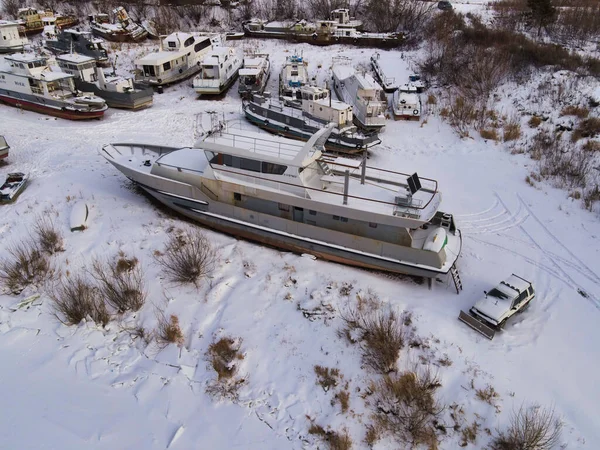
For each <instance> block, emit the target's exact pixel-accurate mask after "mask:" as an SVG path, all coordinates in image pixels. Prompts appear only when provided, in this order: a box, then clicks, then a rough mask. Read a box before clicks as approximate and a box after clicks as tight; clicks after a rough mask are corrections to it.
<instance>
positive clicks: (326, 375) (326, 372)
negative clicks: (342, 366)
mask: <svg viewBox="0 0 600 450" xmlns="http://www.w3.org/2000/svg"><path fill="white" fill-rule="evenodd" d="M315 374H316V375H317V383H318V384H319V385H320V386H321V387H322V388H323V390H324V391H325V392H327V391H328V390H329V389H331V388H332V387H335V386H337V385H338V379H339V377H340V371H339V369H330V368H329V367H323V366H319V365H316V366H315Z"/></svg>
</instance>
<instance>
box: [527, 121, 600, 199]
mask: <svg viewBox="0 0 600 450" xmlns="http://www.w3.org/2000/svg"><path fill="white" fill-rule="evenodd" d="M530 152H531V155H532V158H534V159H539V165H540V169H539V173H540V175H541V176H542V177H544V178H554V179H555V180H557V181H558V182H559V183H560V184H561V185H563V186H566V187H569V188H574V187H581V188H585V187H586V185H587V181H588V178H589V176H590V174H591V171H592V170H593V169H592V168H593V163H594V154H593V153H591V152H585V151H581V150H579V149H578V148H576V147H575V146H574V145H573V144H569V143H568V142H565V141H563V140H562V139H561V138H560V136H550V135H549V134H548V133H545V132H540V133H538V135H537V136H535V137H534V141H533V145H532V147H531V150H530Z"/></svg>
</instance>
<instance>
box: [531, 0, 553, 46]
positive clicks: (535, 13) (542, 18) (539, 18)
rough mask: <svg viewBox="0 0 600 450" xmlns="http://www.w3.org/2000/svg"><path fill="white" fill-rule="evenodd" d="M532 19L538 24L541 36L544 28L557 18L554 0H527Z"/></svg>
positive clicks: (538, 32)
mask: <svg viewBox="0 0 600 450" xmlns="http://www.w3.org/2000/svg"><path fill="white" fill-rule="evenodd" d="M527 6H528V7H529V9H530V10H531V11H530V14H531V19H532V21H533V22H534V23H535V24H536V26H537V35H538V37H539V36H540V34H541V32H542V28H546V27H547V26H548V25H550V24H551V23H552V22H554V21H555V20H556V8H555V7H554V6H552V0H527Z"/></svg>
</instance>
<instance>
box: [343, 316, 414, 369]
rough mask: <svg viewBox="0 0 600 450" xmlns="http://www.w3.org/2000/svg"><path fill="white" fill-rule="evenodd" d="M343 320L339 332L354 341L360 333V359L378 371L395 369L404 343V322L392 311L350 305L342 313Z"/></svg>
mask: <svg viewBox="0 0 600 450" xmlns="http://www.w3.org/2000/svg"><path fill="white" fill-rule="evenodd" d="M342 319H343V320H344V322H345V326H344V328H343V329H342V330H341V332H340V334H341V335H342V336H345V337H346V338H348V339H349V340H350V341H351V342H352V341H354V339H353V338H352V336H354V335H356V334H357V333H358V334H360V335H361V336H360V340H361V350H362V356H363V362H364V363H365V364H366V365H367V366H369V367H371V368H372V369H374V370H376V371H377V372H379V373H384V374H386V373H390V372H393V371H395V370H396V361H398V357H399V356H400V350H401V349H402V348H403V347H404V341H405V334H406V333H405V330H404V324H403V323H402V321H401V320H399V318H398V315H397V314H396V313H395V312H394V311H389V312H385V313H384V312H374V313H373V312H368V311H359V310H357V309H351V310H349V311H348V313H347V314H342Z"/></svg>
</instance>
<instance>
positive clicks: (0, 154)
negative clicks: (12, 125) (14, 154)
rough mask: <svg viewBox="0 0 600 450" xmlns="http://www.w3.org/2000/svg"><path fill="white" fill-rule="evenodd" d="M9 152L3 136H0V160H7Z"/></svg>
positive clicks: (8, 146)
mask: <svg viewBox="0 0 600 450" xmlns="http://www.w3.org/2000/svg"><path fill="white" fill-rule="evenodd" d="M9 150H10V145H8V142H6V139H5V138H4V136H0V159H4V158H7V157H8V151H9Z"/></svg>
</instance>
